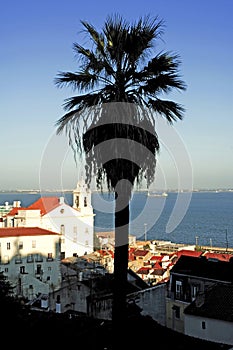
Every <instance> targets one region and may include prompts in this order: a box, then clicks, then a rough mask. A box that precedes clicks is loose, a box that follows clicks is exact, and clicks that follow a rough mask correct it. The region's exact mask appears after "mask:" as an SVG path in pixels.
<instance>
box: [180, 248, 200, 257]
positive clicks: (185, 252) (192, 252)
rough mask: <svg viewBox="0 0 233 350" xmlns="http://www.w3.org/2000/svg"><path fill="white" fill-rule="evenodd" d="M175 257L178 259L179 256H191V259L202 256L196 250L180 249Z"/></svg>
mask: <svg viewBox="0 0 233 350" xmlns="http://www.w3.org/2000/svg"><path fill="white" fill-rule="evenodd" d="M176 255H177V257H178V258H179V257H180V256H181V255H187V256H193V257H197V258H198V257H199V256H201V255H202V252H201V251H197V250H189V249H181V250H178V251H177V252H176Z"/></svg>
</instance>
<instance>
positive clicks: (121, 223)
mask: <svg viewBox="0 0 233 350" xmlns="http://www.w3.org/2000/svg"><path fill="white" fill-rule="evenodd" d="M126 187H128V186H126ZM130 193H131V187H130V188H124V186H122V187H121V188H119V189H117V192H115V199H116V202H115V203H116V204H115V253H114V287H113V307H112V325H113V337H114V339H113V348H114V349H119V345H120V343H121V344H122V335H123V333H124V331H125V328H126V327H125V326H126V320H127V303H126V296H127V274H128V248H129V200H130Z"/></svg>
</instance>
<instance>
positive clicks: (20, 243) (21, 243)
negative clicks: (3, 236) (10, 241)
mask: <svg viewBox="0 0 233 350" xmlns="http://www.w3.org/2000/svg"><path fill="white" fill-rule="evenodd" d="M18 247H19V249H23V242H22V241H19V246H18Z"/></svg>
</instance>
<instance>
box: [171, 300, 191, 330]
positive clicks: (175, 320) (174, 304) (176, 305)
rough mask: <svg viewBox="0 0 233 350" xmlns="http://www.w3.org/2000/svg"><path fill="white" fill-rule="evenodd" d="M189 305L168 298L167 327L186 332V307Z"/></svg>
mask: <svg viewBox="0 0 233 350" xmlns="http://www.w3.org/2000/svg"><path fill="white" fill-rule="evenodd" d="M187 305H189V303H185V302H182V301H179V300H173V299H171V298H166V327H168V328H171V329H173V330H174V331H177V332H180V333H184V309H185V308H186V306H187ZM178 310H179V311H178Z"/></svg>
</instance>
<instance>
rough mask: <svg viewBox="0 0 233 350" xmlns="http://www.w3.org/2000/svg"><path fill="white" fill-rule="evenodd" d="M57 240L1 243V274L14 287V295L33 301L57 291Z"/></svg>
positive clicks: (39, 238) (42, 238)
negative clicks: (51, 291) (46, 293)
mask: <svg viewBox="0 0 233 350" xmlns="http://www.w3.org/2000/svg"><path fill="white" fill-rule="evenodd" d="M15 230H17V228H15ZM59 239H60V237H59V235H54V234H53V235H41V236H19V237H17V236H16V237H2V238H1V239H0V245H1V263H0V271H3V273H4V275H5V276H6V277H7V278H8V280H9V281H10V282H11V283H12V284H13V285H14V286H15V287H16V288H15V293H16V294H17V295H21V296H24V297H29V296H30V298H34V297H35V296H36V295H37V294H38V293H45V292H46V291H47V292H49V290H52V289H56V288H59V287H60V284H61V273H60V248H59V244H60V243H59Z"/></svg>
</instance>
